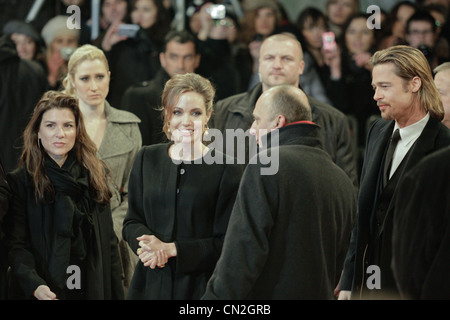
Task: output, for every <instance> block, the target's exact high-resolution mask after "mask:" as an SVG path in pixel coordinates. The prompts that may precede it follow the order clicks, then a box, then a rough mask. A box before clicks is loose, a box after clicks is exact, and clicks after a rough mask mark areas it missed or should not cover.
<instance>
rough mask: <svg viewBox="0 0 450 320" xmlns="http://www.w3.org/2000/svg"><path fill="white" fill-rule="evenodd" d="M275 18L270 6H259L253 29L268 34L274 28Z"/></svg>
mask: <svg viewBox="0 0 450 320" xmlns="http://www.w3.org/2000/svg"><path fill="white" fill-rule="evenodd" d="M276 23H277V18H276V15H275V12H274V10H273V9H272V8H267V7H266V8H260V9H258V11H257V12H256V17H255V31H256V33H257V34H262V35H263V36H269V35H270V34H272V32H273V31H274V30H275V27H276Z"/></svg>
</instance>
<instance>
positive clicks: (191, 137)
mask: <svg viewBox="0 0 450 320" xmlns="http://www.w3.org/2000/svg"><path fill="white" fill-rule="evenodd" d="M208 120H209V115H208V114H207V112H206V106H205V100H204V99H203V96H202V95H201V94H199V93H197V92H192V91H191V92H186V93H183V94H182V95H181V97H180V99H179V100H178V103H177V104H176V106H175V107H174V108H173V110H172V115H171V119H170V124H169V129H170V132H171V135H172V137H171V139H172V140H173V141H174V142H175V143H183V144H194V143H201V142H202V138H203V129H204V128H205V126H206V123H207V122H208Z"/></svg>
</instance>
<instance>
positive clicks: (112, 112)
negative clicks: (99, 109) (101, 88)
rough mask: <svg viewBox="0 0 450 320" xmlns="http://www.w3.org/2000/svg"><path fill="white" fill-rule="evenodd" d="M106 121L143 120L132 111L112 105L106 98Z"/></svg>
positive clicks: (134, 121)
mask: <svg viewBox="0 0 450 320" xmlns="http://www.w3.org/2000/svg"><path fill="white" fill-rule="evenodd" d="M105 114H106V121H107V122H108V123H109V122H113V123H139V122H141V120H140V119H139V118H138V117H137V116H135V115H134V114H133V113H131V112H127V111H123V110H119V109H116V108H113V107H111V105H110V104H109V102H108V101H106V100H105Z"/></svg>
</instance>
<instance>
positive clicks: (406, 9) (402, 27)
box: [392, 5, 415, 39]
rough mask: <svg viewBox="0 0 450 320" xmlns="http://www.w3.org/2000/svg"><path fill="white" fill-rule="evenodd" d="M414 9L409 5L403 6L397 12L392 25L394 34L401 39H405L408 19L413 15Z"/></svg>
mask: <svg viewBox="0 0 450 320" xmlns="http://www.w3.org/2000/svg"><path fill="white" fill-rule="evenodd" d="M414 11H415V10H414V8H412V7H410V6H408V5H402V6H400V8H399V9H398V11H397V17H396V20H395V22H394V24H393V25H392V34H393V35H394V36H396V37H397V38H399V39H405V34H406V23H407V22H408V19H409V18H410V17H411V16H412V15H413V13H414Z"/></svg>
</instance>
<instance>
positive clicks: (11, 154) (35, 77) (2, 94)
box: [0, 35, 47, 172]
mask: <svg viewBox="0 0 450 320" xmlns="http://www.w3.org/2000/svg"><path fill="white" fill-rule="evenodd" d="M46 90H47V78H46V76H45V72H44V70H43V69H42V68H41V66H40V65H39V64H38V63H37V62H34V61H28V60H23V59H20V58H19V56H18V55H17V52H16V49H15V45H14V42H12V41H11V40H10V39H9V37H8V36H6V35H5V36H3V37H1V38H0V137H1V140H2V143H1V144H0V154H1V155H2V161H3V166H4V169H5V171H6V172H10V171H11V170H13V169H15V168H16V167H17V161H18V159H19V156H20V151H21V146H22V141H21V137H22V133H23V130H24V129H25V126H26V125H27V123H28V120H29V119H30V117H31V114H32V113H33V109H34V106H35V105H36V103H37V102H38V101H39V99H40V98H41V96H42V94H43V93H44V92H45V91H46Z"/></svg>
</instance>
